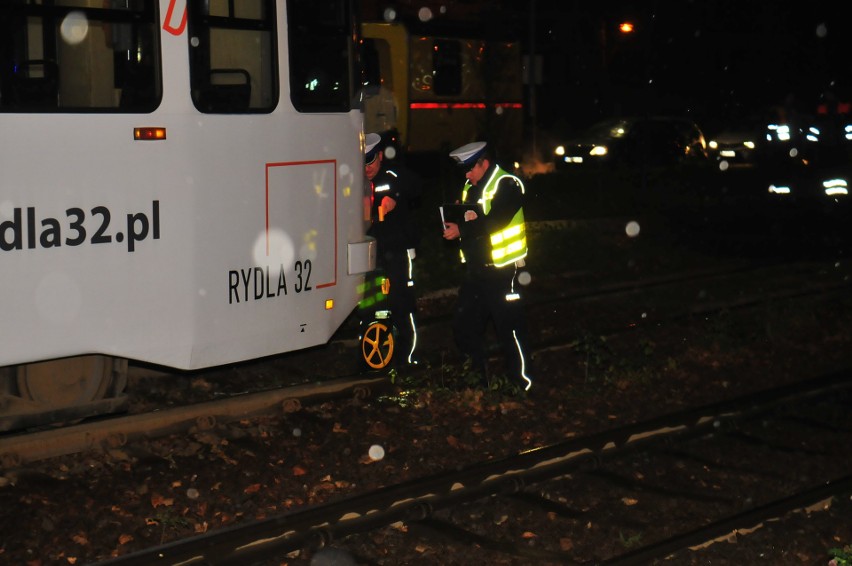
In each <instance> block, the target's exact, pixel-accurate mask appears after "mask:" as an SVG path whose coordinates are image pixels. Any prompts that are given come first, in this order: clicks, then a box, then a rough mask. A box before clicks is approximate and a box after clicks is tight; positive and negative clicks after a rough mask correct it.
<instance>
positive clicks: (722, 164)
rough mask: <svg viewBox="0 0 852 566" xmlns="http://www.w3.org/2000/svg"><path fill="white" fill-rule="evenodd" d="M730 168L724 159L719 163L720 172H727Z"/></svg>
mask: <svg viewBox="0 0 852 566" xmlns="http://www.w3.org/2000/svg"><path fill="white" fill-rule="evenodd" d="M728 167H729V165H728V162H727V161H725V160H724V159H723V160H722V161H720V162H719V170H720V171H727V170H728Z"/></svg>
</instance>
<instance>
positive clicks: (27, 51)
mask: <svg viewBox="0 0 852 566" xmlns="http://www.w3.org/2000/svg"><path fill="white" fill-rule="evenodd" d="M157 21H158V14H157V6H156V2H150V1H147V0H54V1H52V2H43V3H32V2H26V3H25V2H8V1H4V2H0V22H2V23H0V112H89V111H116V112H151V111H153V110H154V109H155V108H156V107H157V106H158V105H159V103H160V100H161V98H162V87H161V80H160V76H161V73H160V51H159V47H160V46H159V39H158V37H159V36H158V32H159V28H158V26H157V23H156V22H157Z"/></svg>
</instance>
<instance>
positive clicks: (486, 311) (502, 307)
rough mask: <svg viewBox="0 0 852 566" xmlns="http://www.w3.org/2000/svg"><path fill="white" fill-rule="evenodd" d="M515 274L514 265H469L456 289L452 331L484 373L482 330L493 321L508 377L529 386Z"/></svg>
mask: <svg viewBox="0 0 852 566" xmlns="http://www.w3.org/2000/svg"><path fill="white" fill-rule="evenodd" d="M517 274H518V272H517V269H516V268H515V266H514V265H509V266H506V267H501V268H496V267H482V268H468V270H467V273H466V274H465V277H464V279H463V280H462V284H461V287H460V288H459V301H458V305H457V307H456V312H455V318H454V321H453V331H454V338H455V342H456V346H458V348H459V350H461V351H462V353H464V354H466V355H467V356H469V357H470V358H471V361H472V362H473V364H474V369H476V370H478V371H480V372H482V374H483V376H484V375H485V369H486V361H487V359H488V348H487V344H486V340H485V332H486V328H487V325H488V322H489V320H490V321H492V322H493V323H494V330H495V332H496V334H497V339H498V340H499V342H500V345H501V348H502V350H503V355H504V356H505V359H506V365H507V368H508V370H509V371H510V372H511V373H510V377H516V378H520V379H521V381H522V386H523V387H524V388H528V386H529V385H530V384H531V381H530V359H529V353H528V348H527V327H526V315H525V313H524V306H523V302H522V300H521V297H520V285H519V284H518V281H517Z"/></svg>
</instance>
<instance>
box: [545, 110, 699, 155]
mask: <svg viewBox="0 0 852 566" xmlns="http://www.w3.org/2000/svg"><path fill="white" fill-rule="evenodd" d="M553 158H554V161H555V163H556V165H557V167H571V166H589V165H603V164H611V165H626V166H636V165H642V164H645V165H674V164H679V163H685V162H699V161H700V162H704V161H706V160H707V143H706V140H705V138H704V134H703V133H702V131H701V129H700V128H699V127H698V125H697V124H696V123H695V122H693V121H692V120H689V119H686V118H680V117H676V116H643V117H630V118H615V119H610V120H605V121H603V122H599V123H597V124H595V125H594V126H592V127H591V128H589V129H588V130H587V131H586V132H584V133H583V134H581V135H579V136H577V137H575V138H572V139H568V140H566V141H565V142H564V143H561V144H557V145H556V146H555V147H554V150H553Z"/></svg>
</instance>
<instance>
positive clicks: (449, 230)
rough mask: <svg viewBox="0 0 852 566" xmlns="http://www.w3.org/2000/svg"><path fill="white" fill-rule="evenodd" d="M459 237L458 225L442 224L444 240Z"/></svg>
mask: <svg viewBox="0 0 852 566" xmlns="http://www.w3.org/2000/svg"><path fill="white" fill-rule="evenodd" d="M458 237H459V225H458V224H456V223H455V222H445V223H444V239H445V240H455V239H456V238H458Z"/></svg>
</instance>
